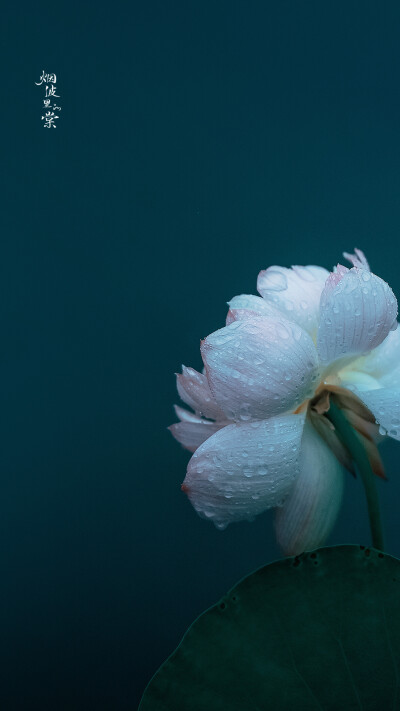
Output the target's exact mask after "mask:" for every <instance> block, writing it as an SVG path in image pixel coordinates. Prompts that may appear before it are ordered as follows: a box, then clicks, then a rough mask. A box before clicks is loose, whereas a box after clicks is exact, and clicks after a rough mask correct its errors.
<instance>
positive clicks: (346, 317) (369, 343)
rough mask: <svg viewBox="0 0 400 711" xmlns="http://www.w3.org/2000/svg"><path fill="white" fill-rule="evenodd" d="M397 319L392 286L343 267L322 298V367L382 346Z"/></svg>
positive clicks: (319, 332)
mask: <svg viewBox="0 0 400 711" xmlns="http://www.w3.org/2000/svg"><path fill="white" fill-rule="evenodd" d="M396 316H397V301H396V297H395V296H394V294H393V292H392V290H391V288H390V286H389V285H388V284H386V282H385V281H383V279H380V278H379V277H377V276H376V275H375V274H371V272H369V271H366V270H365V269H359V268H358V267H353V268H352V269H346V267H343V266H341V265H339V266H338V268H337V271H336V272H333V273H332V274H331V275H330V276H329V278H328V280H327V282H326V285H325V287H324V290H323V292H322V295H321V305H320V323H319V326H318V335H317V348H318V354H319V357H320V361H321V363H323V364H324V365H328V364H329V363H332V362H333V361H335V360H339V359H341V358H348V357H350V356H351V357H354V356H359V355H364V354H366V353H367V352H368V351H370V350H372V349H373V348H376V347H377V346H379V345H380V343H382V342H383V341H384V340H385V338H386V336H387V335H388V333H389V332H390V329H391V328H392V326H393V323H394V321H395V319H396Z"/></svg>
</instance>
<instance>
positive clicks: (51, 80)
mask: <svg viewBox="0 0 400 711" xmlns="http://www.w3.org/2000/svg"><path fill="white" fill-rule="evenodd" d="M56 81H57V77H56V75H55V74H46V72H45V71H44V69H43V72H42V75H41V77H40V79H39V81H35V84H36V86H40V85H41V84H43V83H44V84H55V83H56Z"/></svg>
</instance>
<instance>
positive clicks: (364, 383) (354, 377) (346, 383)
mask: <svg viewBox="0 0 400 711" xmlns="http://www.w3.org/2000/svg"><path fill="white" fill-rule="evenodd" d="M338 377H339V378H340V385H341V386H342V387H344V388H348V389H349V390H356V389H357V391H358V390H359V391H363V390H377V389H378V388H380V387H382V386H381V385H380V383H379V381H378V380H376V378H373V377H372V375H369V373H362V372H361V371H358V370H340V371H339V373H338Z"/></svg>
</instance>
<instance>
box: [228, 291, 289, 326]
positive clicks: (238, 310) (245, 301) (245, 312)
mask: <svg viewBox="0 0 400 711" xmlns="http://www.w3.org/2000/svg"><path fill="white" fill-rule="evenodd" d="M228 306H229V311H228V315H227V317H226V325H227V326H229V324H230V323H232V321H239V320H242V319H245V318H249V317H254V316H267V317H269V316H273V317H275V318H276V317H278V316H279V314H280V312H279V311H277V309H275V308H274V307H273V306H272V305H271V304H269V303H268V302H267V301H265V299H262V298H261V296H255V295H254V294H240V296H234V297H233V299H231V300H230V301H228Z"/></svg>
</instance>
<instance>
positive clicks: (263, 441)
mask: <svg viewBox="0 0 400 711" xmlns="http://www.w3.org/2000/svg"><path fill="white" fill-rule="evenodd" d="M303 425H304V415H282V416H280V417H273V418H270V419H269V420H263V421H259V422H251V423H246V424H233V425H228V426H227V427H224V428H223V429H221V430H219V432H217V433H216V434H214V435H213V436H212V437H210V438H209V439H208V440H207V441H206V442H204V444H202V445H201V446H200V447H199V448H198V449H197V450H196V452H195V453H194V455H193V457H192V458H191V460H190V462H189V466H188V469H187V474H186V478H185V481H184V482H183V485H182V488H183V490H184V491H185V492H186V493H187V495H188V497H189V499H190V501H191V503H192V504H193V506H194V508H195V509H196V511H197V512H198V514H199V515H200V516H202V517H203V518H207V519H210V520H211V521H213V523H214V524H215V525H216V526H217V527H218V528H225V527H226V526H227V525H228V524H229V523H232V522H233V521H243V520H251V519H252V518H254V516H256V515H257V514H259V513H261V512H262V511H265V510H266V509H268V508H271V507H273V506H279V505H280V504H281V503H282V501H283V499H284V497H285V496H286V495H287V494H288V493H289V491H290V489H291V487H292V486H293V482H294V480H295V477H296V475H297V471H298V468H297V459H298V455H299V451H300V442H301V434H302V430H303Z"/></svg>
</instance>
